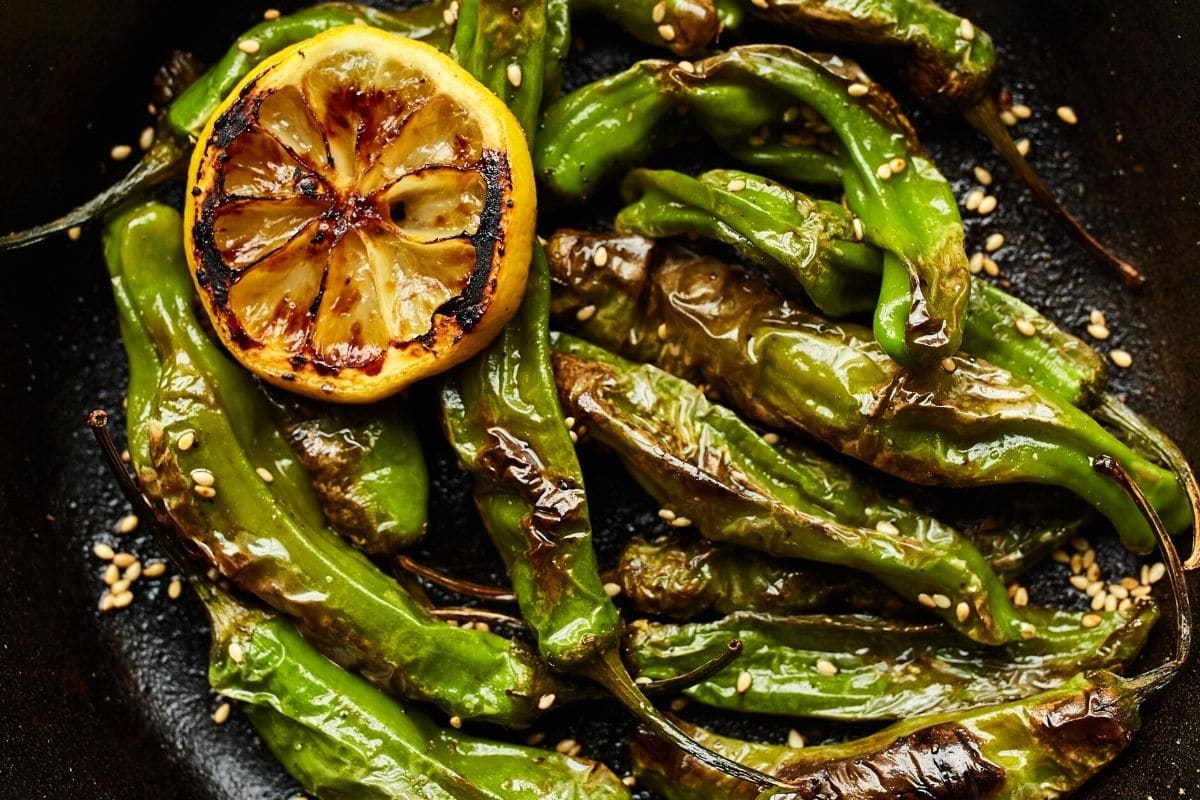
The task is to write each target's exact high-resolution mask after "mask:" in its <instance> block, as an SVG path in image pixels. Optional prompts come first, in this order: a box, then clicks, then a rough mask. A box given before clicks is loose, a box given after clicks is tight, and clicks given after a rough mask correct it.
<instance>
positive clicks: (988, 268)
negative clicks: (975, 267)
mask: <svg viewBox="0 0 1200 800" xmlns="http://www.w3.org/2000/svg"><path fill="white" fill-rule="evenodd" d="M983 271H984V274H986V275H987V276H988V277H991V278H994V277H996V276H997V275H999V274H1000V265H999V264H997V263H996V262H995V261H993V260H992V259H990V258H988V257H987V256H984V257H983Z"/></svg>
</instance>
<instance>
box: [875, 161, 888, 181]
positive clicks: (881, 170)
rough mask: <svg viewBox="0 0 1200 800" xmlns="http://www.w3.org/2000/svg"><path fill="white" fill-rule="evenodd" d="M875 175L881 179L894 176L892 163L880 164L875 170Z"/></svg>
mask: <svg viewBox="0 0 1200 800" xmlns="http://www.w3.org/2000/svg"><path fill="white" fill-rule="evenodd" d="M875 175H876V177H878V178H879V180H881V181H886V180H888V179H889V178H891V177H892V165H891V164H880V165H879V167H878V168H877V169H876V170H875Z"/></svg>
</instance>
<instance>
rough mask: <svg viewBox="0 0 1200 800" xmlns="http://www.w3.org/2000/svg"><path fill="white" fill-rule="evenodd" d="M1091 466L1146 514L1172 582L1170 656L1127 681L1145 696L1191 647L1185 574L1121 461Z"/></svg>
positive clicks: (1169, 676) (1106, 459)
mask: <svg viewBox="0 0 1200 800" xmlns="http://www.w3.org/2000/svg"><path fill="white" fill-rule="evenodd" d="M1092 468H1093V469H1095V470H1096V471H1097V472H1099V473H1101V474H1103V475H1107V476H1108V477H1110V478H1112V479H1113V480H1114V481H1116V482H1117V483H1118V484H1120V486H1121V488H1123V489H1124V490H1125V491H1126V492H1127V493H1128V494H1129V496H1130V498H1131V499H1132V500H1133V502H1134V503H1135V504H1136V505H1137V507H1138V509H1139V510H1140V511H1141V512H1142V514H1144V515H1145V517H1146V520H1147V522H1149V523H1150V527H1151V529H1153V531H1154V535H1155V536H1156V537H1157V538H1158V546H1159V549H1160V550H1161V551H1162V555H1163V561H1164V562H1165V563H1166V566H1167V578H1168V580H1169V582H1170V585H1171V598H1172V600H1173V601H1174V604H1175V646H1174V648H1173V650H1174V653H1173V654H1172V655H1171V658H1170V659H1169V660H1168V661H1166V662H1165V663H1163V664H1160V665H1159V666H1157V667H1155V668H1154V669H1152V670H1150V671H1149V672H1146V673H1143V674H1141V675H1139V676H1137V677H1136V678H1132V679H1131V680H1130V681H1129V688H1130V689H1131V690H1133V691H1134V692H1135V693H1137V694H1139V695H1141V696H1143V697H1144V696H1146V695H1149V694H1153V693H1154V692H1158V691H1160V690H1162V689H1164V688H1166V686H1167V684H1169V683H1171V681H1173V680H1175V676H1176V675H1178V674H1179V671H1180V670H1181V669H1182V668H1183V665H1184V664H1186V663H1187V660H1188V655H1189V653H1190V652H1191V649H1192V604H1191V598H1190V596H1189V595H1188V585H1187V576H1186V575H1185V574H1184V571H1183V563H1182V562H1181V561H1180V558H1179V552H1178V551H1177V550H1176V549H1175V543H1174V542H1173V541H1172V540H1171V534H1170V533H1168V532H1167V527H1166V526H1165V525H1163V522H1162V519H1161V518H1160V517H1159V516H1158V512H1156V511H1155V510H1154V507H1153V506H1151V505H1150V503H1149V502H1148V501H1147V500H1146V496H1145V495H1144V494H1142V490H1141V488H1140V487H1139V486H1138V485H1137V482H1136V481H1134V480H1133V478H1132V477H1130V475H1129V473H1128V472H1127V471H1126V470H1125V468H1124V467H1123V466H1121V463H1120V462H1119V461H1117V460H1116V459H1115V458H1112V457H1111V456H1100V457H1098V458H1094V459H1092Z"/></svg>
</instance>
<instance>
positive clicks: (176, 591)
mask: <svg viewBox="0 0 1200 800" xmlns="http://www.w3.org/2000/svg"><path fill="white" fill-rule="evenodd" d="M181 594H183V582H182V581H180V580H179V578H172V579H171V583H170V584H168V585H167V597H169V598H171V599H172V600H178V599H179V595H181Z"/></svg>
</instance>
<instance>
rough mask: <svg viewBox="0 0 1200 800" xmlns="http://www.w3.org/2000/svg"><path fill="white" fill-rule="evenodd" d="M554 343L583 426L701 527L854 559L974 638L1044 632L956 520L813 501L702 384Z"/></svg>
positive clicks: (801, 480) (781, 552) (788, 552)
mask: <svg viewBox="0 0 1200 800" xmlns="http://www.w3.org/2000/svg"><path fill="white" fill-rule="evenodd" d="M554 351H555V352H554V371H555V377H556V379H557V380H558V388H559V396H560V397H561V398H562V401H563V405H564V406H565V407H566V408H567V409H568V410H569V411H570V413H571V414H572V415H573V416H575V417H576V419H578V420H579V421H580V423H581V424H583V425H585V427H586V428H587V435H588V436H589V437H592V438H594V439H596V440H597V441H599V442H600V443H601V444H603V445H605V446H606V447H608V448H609V449H611V450H613V451H614V452H616V454H617V455H618V456H619V457H620V458H621V460H622V462H623V463H624V464H625V466H626V468H628V469H629V470H630V472H631V473H632V474H633V476H634V478H635V479H636V480H637V481H638V482H639V483H640V484H641V485H642V486H643V487H644V488H645V489H646V490H647V491H648V492H649V493H650V494H651V495H652V496H653V497H654V498H655V499H656V500H657V501H658V502H659V503H661V504H662V505H664V506H666V507H669V508H673V509H676V510H677V513H678V514H679V515H680V516H686V518H687V519H689V520H691V521H692V523H693V524H694V525H695V526H696V527H697V529H698V530H699V531H700V533H701V534H702V535H703V536H705V538H708V539H711V540H714V541H719V542H725V543H729V544H738V545H742V546H745V547H750V548H752V549H755V550H761V551H763V552H766V553H770V554H771V555H775V556H786V557H790V558H804V559H808V560H812V561H820V562H823V563H829V564H837V565H839V566H844V567H850V568H853V569H857V570H859V571H861V572H864V573H866V574H868V575H871V576H873V577H875V578H876V579H878V580H879V581H880V582H882V583H883V584H885V585H886V586H888V587H889V588H891V589H892V590H893V591H895V592H896V593H898V594H900V595H901V596H903V597H905V598H907V599H910V600H914V601H920V599H921V598H922V597H924V598H929V599H927V600H926V601H925V602H924V603H923V605H925V606H926V607H928V608H929V609H930V610H931V611H933V612H934V613H937V614H939V615H940V616H941V617H942V618H943V619H945V620H946V622H947V623H949V624H950V625H952V626H954V627H955V628H957V629H958V630H959V631H961V632H962V633H964V634H966V635H967V636H969V637H971V638H973V639H976V640H977V641H981V642H990V643H999V642H1005V641H1008V640H1010V639H1014V638H1019V637H1021V636H1027V637H1028V636H1031V635H1036V631H1035V630H1034V629H1032V628H1031V627H1029V624H1028V622H1027V621H1026V620H1025V619H1024V618H1023V616H1022V614H1021V613H1020V612H1018V611H1017V609H1015V608H1014V607H1013V605H1012V603H1011V602H1010V600H1009V598H1008V595H1007V592H1006V590H1005V587H1004V584H1003V583H1002V582H1001V581H1000V580H999V579H998V578H997V577H996V576H995V574H994V573H993V572H992V571H991V569H990V568H989V567H988V565H987V562H986V561H984V559H983V556H981V555H980V554H979V551H978V550H976V549H975V548H974V547H973V546H972V545H971V543H970V542H968V541H966V540H965V539H963V538H962V537H961V536H959V535H958V534H957V533H956V532H955V531H953V530H952V529H949V528H946V527H944V526H940V525H936V524H933V525H929V524H923V520H912V519H908V520H896V521H894V522H889V524H888V525H878V526H873V527H861V526H854V525H850V524H847V523H845V522H842V521H841V520H838V519H837V518H836V517H835V516H834V515H832V514H830V513H829V512H828V511H827V510H826V509H825V508H823V507H821V506H820V505H818V504H817V503H814V502H813V501H812V499H811V497H810V496H809V495H808V493H807V491H806V487H805V476H804V475H802V474H797V472H796V471H795V470H794V469H793V467H792V465H791V464H790V463H789V462H788V461H787V460H786V459H784V458H783V457H781V456H780V455H779V453H778V452H776V450H775V449H774V448H773V447H771V446H770V445H769V444H767V443H766V442H764V441H763V440H762V438H761V437H760V436H759V435H758V434H757V433H756V432H755V431H754V430H753V429H751V428H750V427H749V426H748V425H746V424H745V423H744V422H742V421H741V420H740V419H738V418H737V417H736V416H735V415H734V414H733V413H732V412H730V411H729V410H727V409H725V408H723V407H721V406H718V405H714V404H712V403H710V402H709V401H708V400H707V399H706V398H705V396H704V394H703V393H702V392H701V391H699V390H698V389H697V388H696V387H695V386H692V385H691V384H689V383H687V382H686V381H683V380H680V379H679V378H675V377H673V376H671V375H669V374H667V373H665V372H663V371H662V370H659V369H658V368H656V367H653V366H650V365H644V364H643V365H638V364H633V363H630V362H628V361H625V360H624V359H622V358H619V357H617V356H614V355H612V354H611V353H608V352H606V351H604V350H602V349H600V348H598V347H596V346H594V345H590V344H588V343H586V342H583V341H581V340H578V339H573V338H571V337H569V336H565V335H559V336H558V337H557V338H556V339H555V340H554ZM935 596H936V597H939V598H942V602H941V603H940V604H938V603H936V602H935V601H934V600H933V599H932V598H933V597H935ZM960 606H961V611H960Z"/></svg>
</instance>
